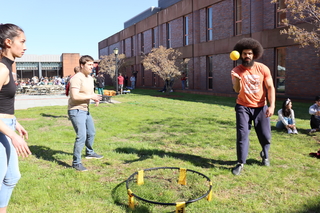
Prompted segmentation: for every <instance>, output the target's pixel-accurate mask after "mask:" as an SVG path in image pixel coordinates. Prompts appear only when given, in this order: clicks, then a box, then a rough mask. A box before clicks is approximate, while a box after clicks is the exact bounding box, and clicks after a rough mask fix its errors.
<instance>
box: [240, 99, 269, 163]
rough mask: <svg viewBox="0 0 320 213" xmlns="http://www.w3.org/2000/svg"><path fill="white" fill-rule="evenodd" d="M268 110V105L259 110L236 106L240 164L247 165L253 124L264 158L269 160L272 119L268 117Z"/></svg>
mask: <svg viewBox="0 0 320 213" xmlns="http://www.w3.org/2000/svg"><path fill="white" fill-rule="evenodd" d="M267 108H268V106H267V105H265V106H264V107H259V108H250V107H245V106H241V105H239V104H237V105H236V106H235V110H236V123H237V158H238V163H243V164H245V163H246V160H247V156H248V152H249V133H250V130H251V126H252V122H253V124H254V129H255V131H256V134H257V136H258V139H259V142H260V145H261V147H262V151H263V152H264V156H265V158H268V155H269V149H270V141H271V127H270V118H269V117H266V110H267Z"/></svg>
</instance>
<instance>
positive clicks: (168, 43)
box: [167, 22, 171, 48]
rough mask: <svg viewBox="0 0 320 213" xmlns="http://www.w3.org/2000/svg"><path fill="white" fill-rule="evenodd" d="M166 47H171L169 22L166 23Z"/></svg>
mask: <svg viewBox="0 0 320 213" xmlns="http://www.w3.org/2000/svg"><path fill="white" fill-rule="evenodd" d="M167 48H171V24H170V22H168V23H167Z"/></svg>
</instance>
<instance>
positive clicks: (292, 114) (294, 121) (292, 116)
mask: <svg viewBox="0 0 320 213" xmlns="http://www.w3.org/2000/svg"><path fill="white" fill-rule="evenodd" d="M291 119H292V125H294V126H295V125H296V118H295V116H294V111H293V109H291Z"/></svg>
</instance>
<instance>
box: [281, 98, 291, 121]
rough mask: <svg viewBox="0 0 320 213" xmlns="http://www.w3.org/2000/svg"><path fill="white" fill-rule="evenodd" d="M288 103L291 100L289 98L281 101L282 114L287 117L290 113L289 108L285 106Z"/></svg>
mask: <svg viewBox="0 0 320 213" xmlns="http://www.w3.org/2000/svg"><path fill="white" fill-rule="evenodd" d="M290 103H291V100H290V99H289V98H288V99H287V100H285V101H284V102H283V103H282V115H283V116H284V117H289V116H290V115H291V110H290V109H288V108H287V106H288V104H290Z"/></svg>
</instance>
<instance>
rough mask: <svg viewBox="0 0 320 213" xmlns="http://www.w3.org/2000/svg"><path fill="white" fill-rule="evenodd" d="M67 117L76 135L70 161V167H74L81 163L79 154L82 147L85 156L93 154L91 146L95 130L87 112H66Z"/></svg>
mask: <svg viewBox="0 0 320 213" xmlns="http://www.w3.org/2000/svg"><path fill="white" fill-rule="evenodd" d="M68 115H69V118H70V120H71V123H72V125H73V128H74V130H75V132H76V134H77V136H76V140H75V143H74V148H73V161H72V165H76V164H79V163H81V152H82V149H83V147H84V146H86V155H91V154H93V153H94V151H93V148H92V146H93V141H94V136H95V134H96V130H95V128H94V123H93V119H92V117H91V115H90V112H89V111H84V110H79V109H73V110H68Z"/></svg>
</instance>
